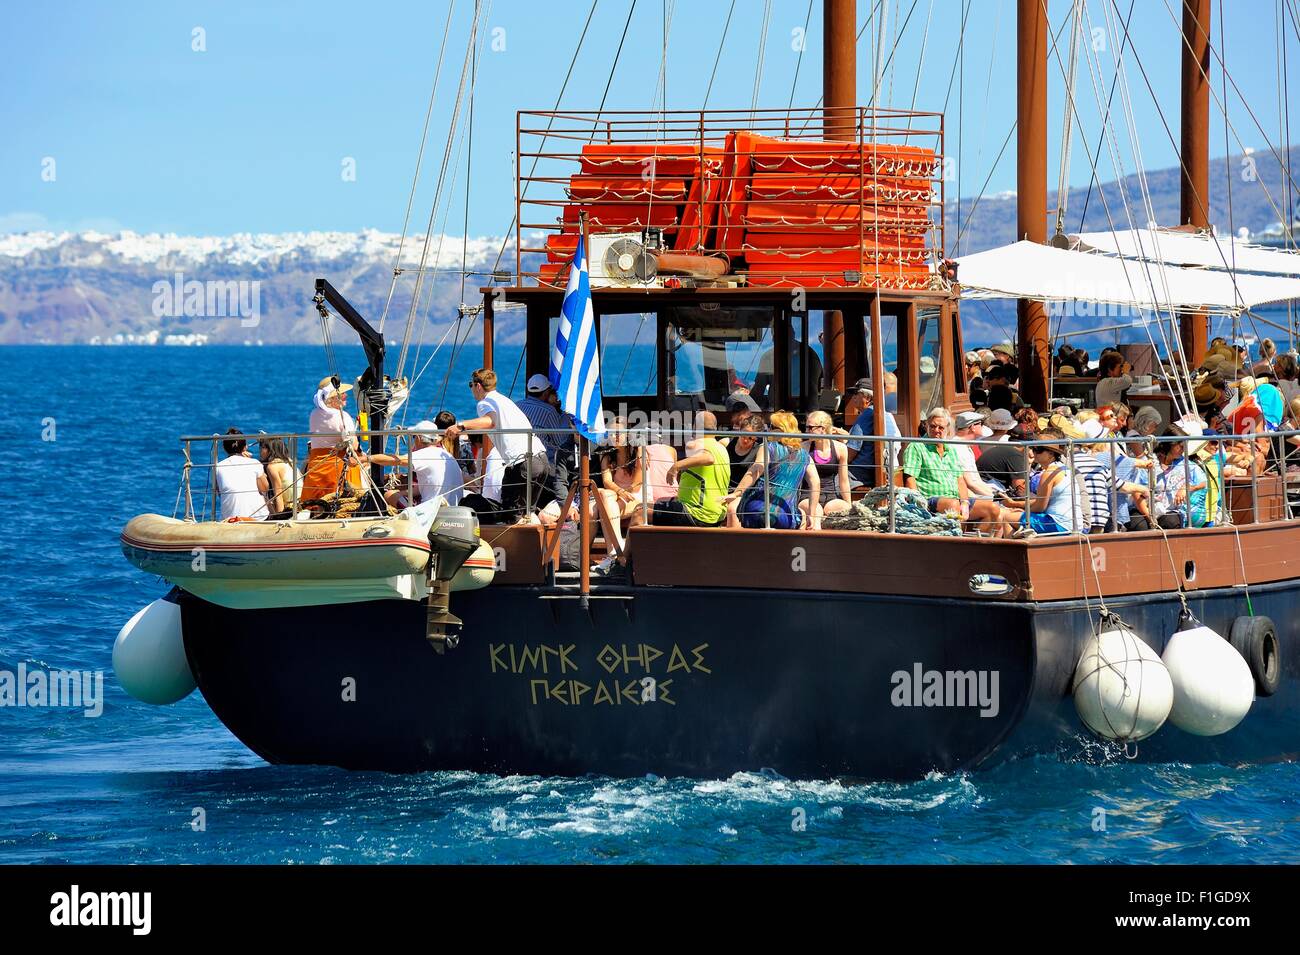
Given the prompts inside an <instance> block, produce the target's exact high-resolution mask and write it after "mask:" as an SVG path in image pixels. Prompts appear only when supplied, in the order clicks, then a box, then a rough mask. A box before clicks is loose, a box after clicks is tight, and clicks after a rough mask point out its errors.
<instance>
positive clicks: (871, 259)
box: [515, 107, 945, 289]
mask: <svg viewBox="0 0 1300 955" xmlns="http://www.w3.org/2000/svg"><path fill="white" fill-rule="evenodd" d="M843 112H844V114H845V115H844V116H843V117H842V118H840V119H837V120H835V122H836V123H837V124H842V125H843V126H845V127H847V128H848V129H850V130H852V133H851V135H848V136H845V137H844V138H843V140H834V141H827V140H826V139H825V138H824V136H823V123H824V111H823V110H822V109H755V110H734V109H712V110H668V111H645V110H604V111H575V110H560V111H520V112H519V113H518V114H517V116H516V129H515V147H516V149H515V153H516V156H517V160H516V180H517V181H516V189H515V197H516V199H515V222H516V227H515V229H516V232H515V277H516V284H519V285H523V284H524V283H525V280H526V279H527V280H529V281H535V282H537V283H538V284H540V285H558V286H561V287H562V286H563V284H564V276H565V267H566V265H567V260H568V258H569V257H571V256H572V252H573V247H574V245H576V242H577V235H578V230H579V218H578V215H577V213H578V210H580V209H584V208H585V209H586V210H587V211H588V212H589V216H588V231H589V233H590V234H593V235H596V234H600V233H610V232H641V231H643V230H644V229H656V230H658V231H659V232H661V233H662V235H663V236H664V240H665V245H666V247H667V248H666V251H672V252H676V253H688V254H695V255H716V256H723V257H726V258H727V259H728V260H736V259H746V258H749V259H753V260H755V261H751V262H749V263H748V269H747V278H746V281H747V282H748V284H751V285H764V286H778V287H789V286H791V285H797V286H800V287H807V288H820V287H846V286H849V287H866V288H898V289H924V288H928V287H930V283H931V272H930V267H931V266H934V265H937V264H938V260H939V259H941V258H942V256H943V250H944V247H945V245H944V239H945V231H944V230H945V224H944V221H943V208H944V205H943V203H944V199H945V195H944V187H945V183H944V177H943V175H942V169H943V163H944V158H943V155H944V154H943V150H944V129H943V116H942V114H940V113H924V112H915V111H907V110H892V109H885V108H871V107H857V108H855V109H853V110H851V111H850V110H844V111H843ZM741 136H745V137H748V138H746V139H744V140H742V139H741ZM760 141H761V150H762V151H760V147H759V142H760ZM751 147H752V148H751ZM781 147H788V149H787V150H786V153H782V152H781V151H780V150H781ZM823 147H824V148H823ZM751 204H752V206H753V208H751ZM538 233H540V234H541V235H542V236H543V237H544V241H543V243H542V244H530V243H533V242H535V241H536V240H535V236H536V235H537V234H538ZM711 234H713V235H714V236H716V237H715V238H711ZM756 234H762V236H763V240H762V242H761V243H760V242H759V241H758V240H757V239H754V241H753V242H751V241H750V239H752V238H753V237H754V235H756ZM800 234H803V235H804V236H805V238H804V239H803V240H802V241H801V240H800ZM810 240H811V241H810ZM755 243H757V244H755ZM529 253H541V254H544V255H546V256H547V259H548V262H547V263H546V264H545V265H543V266H541V267H540V268H538V269H537V270H536V271H525V269H524V259H523V257H524V255H526V254H529ZM828 254H829V257H828Z"/></svg>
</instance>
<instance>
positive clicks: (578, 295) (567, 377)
mask: <svg viewBox="0 0 1300 955" xmlns="http://www.w3.org/2000/svg"><path fill="white" fill-rule="evenodd" d="M548 377H549V378H550V379H551V384H552V385H554V386H555V391H556V393H557V394H558V395H559V396H560V408H561V410H563V411H566V412H568V413H569V414H571V415H573V420H574V423H575V424H576V425H577V426H578V431H579V432H580V433H581V434H582V435H583V436H584V437H586V438H588V439H589V440H591V441H599V440H600V439H601V437H602V436H603V435H604V434H605V416H604V415H603V414H602V413H601V394H600V348H599V345H598V343H597V341H596V316H595V315H594V314H593V313H592V310H591V281H590V279H589V278H588V276H587V249H586V240H585V239H584V238H582V237H579V238H578V248H577V250H576V251H575V252H574V253H573V264H572V265H571V266H569V285H568V288H566V289H565V291H564V303H563V304H562V305H561V306H560V327H559V328H558V329H557V330H556V332H555V351H554V352H552V354H551V367H550V369H549V371H548Z"/></svg>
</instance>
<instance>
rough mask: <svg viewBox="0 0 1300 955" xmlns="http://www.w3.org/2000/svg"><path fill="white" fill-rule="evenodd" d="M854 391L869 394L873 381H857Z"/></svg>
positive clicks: (867, 379)
mask: <svg viewBox="0 0 1300 955" xmlns="http://www.w3.org/2000/svg"><path fill="white" fill-rule="evenodd" d="M853 390H854V391H867V392H869V391H871V379H870V378H859V379H858V380H857V381H855V382H854V383H853Z"/></svg>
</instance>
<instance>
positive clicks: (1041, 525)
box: [1020, 511, 1069, 534]
mask: <svg viewBox="0 0 1300 955" xmlns="http://www.w3.org/2000/svg"><path fill="white" fill-rule="evenodd" d="M1020 523H1021V525H1024V524H1028V525H1029V527H1030V528H1032V529H1033V530H1035V531H1037V532H1038V533H1039V534H1064V533H1067V532H1068V530H1069V528H1065V527H1062V526H1061V525H1060V524H1058V523H1056V518H1054V517H1053V516H1052V515H1051V514H1046V513H1043V512H1038V513H1033V512H1028V511H1027V512H1026V513H1025V517H1024V518H1022V519H1021V521H1020Z"/></svg>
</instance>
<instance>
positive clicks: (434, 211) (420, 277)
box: [395, 0, 482, 378]
mask: <svg viewBox="0 0 1300 955" xmlns="http://www.w3.org/2000/svg"><path fill="white" fill-rule="evenodd" d="M481 13H482V7H481V5H480V3H479V0H475V3H474V19H473V21H472V23H471V25H470V35H469V43H468V44H467V46H466V50H465V60H464V63H463V64H462V66H461V71H460V85H459V86H458V87H457V90H456V102H455V105H454V106H453V107H452V113H451V121H450V123H449V125H448V128H447V145H446V147H445V149H444V150H443V158H442V167H441V168H440V169H439V170H438V182H437V185H436V187H435V189H434V194H433V205H432V207H431V208H430V209H429V221H428V225H427V226H426V227H425V232H424V244H423V246H422V248H421V250H420V271H419V274H417V275H416V278H415V290H414V292H413V293H412V295H411V307H410V310H409V311H408V313H407V318H406V330H405V332H404V334H403V335H402V349H401V351H400V352H399V353H398V358H397V374H396V376H395V377H398V378H400V377H401V375H402V370H403V369H404V368H405V366H406V354H407V350H408V349H409V348H410V344H411V331H412V329H413V327H414V324H415V318H416V313H417V309H418V307H419V302H420V295H421V293H422V292H423V289H424V280H425V271H424V269H425V266H426V265H428V262H429V246H430V244H431V243H432V241H433V227H434V224H435V223H436V221H437V215H438V204H439V202H440V200H441V198H442V187H443V184H444V182H445V181H446V177H447V168H448V166H449V165H451V154H452V148H453V145H454V143H455V138H456V128H457V126H458V124H459V120H460V111H461V103H462V102H463V100H464V95H465V84H466V81H467V80H468V78H469V70H470V66H471V63H472V60H473V52H474V41H475V39H477V37H478V26H479V17H480V15H481Z"/></svg>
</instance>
